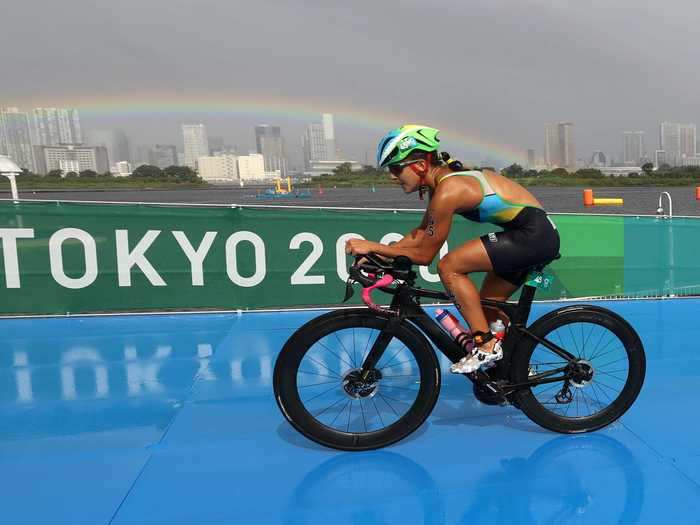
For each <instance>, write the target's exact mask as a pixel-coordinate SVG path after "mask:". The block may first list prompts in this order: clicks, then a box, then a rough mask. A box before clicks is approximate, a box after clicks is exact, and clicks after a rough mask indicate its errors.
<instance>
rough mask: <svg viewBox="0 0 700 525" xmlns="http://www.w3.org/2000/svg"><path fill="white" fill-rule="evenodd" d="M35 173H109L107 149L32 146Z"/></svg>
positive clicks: (99, 147)
mask: <svg viewBox="0 0 700 525" xmlns="http://www.w3.org/2000/svg"><path fill="white" fill-rule="evenodd" d="M34 151H35V157H36V161H37V172H38V173H41V174H46V173H48V172H50V171H53V170H61V171H62V172H63V174H64V175H65V174H66V173H70V172H75V173H80V172H81V171H85V170H92V171H95V172H97V173H105V172H107V171H109V161H108V158H107V148H105V147H103V146H96V147H89V146H74V145H72V144H71V145H67V146H34Z"/></svg>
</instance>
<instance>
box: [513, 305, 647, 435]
mask: <svg viewBox="0 0 700 525" xmlns="http://www.w3.org/2000/svg"><path fill="white" fill-rule="evenodd" d="M574 325H580V326H579V327H580V330H581V333H582V334H583V333H584V328H585V326H584V325H594V326H598V327H601V329H602V330H607V331H608V332H609V333H611V334H612V335H613V336H614V337H615V338H616V339H617V340H618V341H619V342H620V343H621V344H622V347H623V349H624V352H625V355H626V356H627V370H626V372H627V377H626V379H625V380H624V386H623V387H622V388H621V390H620V392H619V394H618V395H617V397H616V398H615V399H612V400H610V401H611V402H610V403H609V404H608V405H607V406H606V407H605V408H603V409H601V410H600V411H598V412H595V413H592V414H590V415H587V416H581V417H567V416H566V414H565V415H564V416H562V415H560V414H557V413H556V412H555V411H553V410H552V409H550V408H548V407H547V406H545V404H544V403H543V402H542V401H541V400H540V399H538V398H537V397H536V395H535V393H534V392H533V388H532V387H528V388H523V389H520V390H518V391H517V392H516V393H515V395H516V396H517V400H518V404H519V405H520V409H521V410H522V411H523V412H524V413H525V415H526V416H527V417H528V418H530V419H531V420H532V421H534V422H535V423H537V424H538V425H540V426H542V427H544V428H546V429H549V430H552V431H554V432H560V433H564V434H575V433H581V432H592V431H595V430H598V429H600V428H603V427H605V426H607V425H609V424H610V423H612V422H614V421H616V420H617V419H618V418H619V417H620V416H622V415H623V414H624V413H625V412H626V411H627V410H628V409H629V408H630V406H632V404H633V403H634V401H635V399H636V398H637V396H638V395H639V392H640V391H641V389H642V385H643V384H644V376H645V373H646V358H645V355H644V347H643V345H642V342H641V340H640V339H639V336H638V335H637V332H636V331H635V330H634V328H632V326H631V325H630V324H629V323H628V322H627V321H625V320H624V319H623V318H622V317H620V316H619V315H617V314H616V313H614V312H611V311H610V310H607V309H604V308H600V307H597V306H588V305H577V306H569V307H565V308H561V309H559V310H555V311H553V312H550V313H549V314H547V315H546V316H544V317H542V318H541V319H539V320H537V321H536V322H535V323H533V325H532V326H531V327H530V328H529V330H530V331H531V332H532V333H533V334H535V335H536V336H538V337H540V338H542V339H545V338H547V336H548V335H550V334H552V333H553V332H555V331H556V330H557V329H559V328H562V327H567V330H568V331H569V332H570V333H572V334H574V333H576V331H577V330H578V329H579V327H577V328H572V326H574ZM602 338H603V336H601V338H600V340H602ZM588 340H590V345H589V346H592V344H593V343H594V338H593V337H591V336H590V335H589V336H588ZM611 340H612V341H613V343H615V339H612V338H611ZM585 344H587V342H583V343H582V346H581V350H578V348H577V351H578V352H579V355H581V354H582V353H583V352H584V351H585V349H584V348H583V346H584V345H585ZM598 344H599V345H600V343H598ZM609 344H610V343H608V345H609ZM537 348H544V347H542V346H541V345H539V344H538V343H537V341H536V340H534V339H531V338H529V337H527V336H524V338H523V340H522V341H521V342H520V343H519V344H518V346H517V348H516V351H515V353H514V356H513V364H512V371H511V377H512V380H513V382H514V383H516V384H517V383H524V382H526V381H527V380H528V376H529V375H530V370H531V366H536V365H533V363H531V358H532V356H533V353H534V352H535V350H536V349H537ZM566 349H567V350H568V351H570V352H572V353H575V352H573V350H574V349H573V348H566ZM547 351H548V352H550V355H555V354H554V353H553V352H551V351H549V350H547ZM623 359H624V358H620V360H623ZM616 366H622V365H616ZM593 369H594V376H593V378H592V379H591V381H590V383H589V384H585V385H583V386H582V387H581V388H579V389H577V390H583V388H587V387H588V386H591V390H592V391H593V392H594V393H595V392H596V386H595V385H597V386H598V388H599V390H598V391H597V392H598V393H599V394H600V395H598V394H596V401H598V402H599V399H600V398H605V397H608V396H609V395H608V394H607V390H605V389H603V388H602V387H601V386H600V385H602V384H604V383H603V382H602V380H601V379H596V378H597V377H598V378H599V377H604V376H600V375H598V376H596V372H595V366H594V367H593ZM616 372H617V371H616ZM607 375H608V376H611V374H609V373H608V374H607ZM613 377H616V378H617V376H613ZM617 379H618V380H620V381H622V379H620V378H617ZM596 381H598V383H596ZM551 384H552V385H558V384H559V383H551ZM562 385H563V382H562ZM534 388H539V387H534ZM575 394H576V392H575ZM575 394H574V395H575ZM547 395H548V394H547ZM582 395H585V394H582ZM584 399H585V398H584ZM608 399H610V397H608ZM557 402H558V400H557ZM577 402H578V401H577ZM569 403H573V401H569ZM550 404H551V405H556V403H550ZM586 404H588V400H587V399H586ZM591 404H593V402H592V401H591ZM588 408H590V406H589V407H588ZM567 410H568V409H567Z"/></svg>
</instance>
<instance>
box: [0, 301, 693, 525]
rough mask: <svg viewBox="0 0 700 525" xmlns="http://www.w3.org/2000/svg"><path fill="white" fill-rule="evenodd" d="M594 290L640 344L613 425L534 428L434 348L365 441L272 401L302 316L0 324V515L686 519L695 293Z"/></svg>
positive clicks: (59, 519)
mask: <svg viewBox="0 0 700 525" xmlns="http://www.w3.org/2000/svg"><path fill="white" fill-rule="evenodd" d="M597 304H601V305H603V306H606V307H608V308H611V309H613V310H614V311H616V312H618V313H619V314H621V315H622V316H624V317H625V318H627V319H628V320H629V321H630V322H631V323H632V324H633V325H634V327H635V329H636V330H637V331H638V332H639V334H640V336H641V338H642V340H643V342H644V345H645V348H646V352H647V378H646V383H645V386H644V389H643V390H642V393H641V394H640V396H639V398H638V400H637V402H636V403H635V405H634V406H633V407H632V408H631V409H630V411H629V412H628V413H627V414H626V415H625V416H624V417H623V418H622V420H620V421H619V422H617V423H615V424H614V425H612V426H610V427H608V428H606V429H603V430H601V431H599V432H596V433H593V434H587V435H581V436H562V435H558V434H554V433H551V432H548V431H545V430H543V429H541V428H540V427H538V426H536V425H535V424H533V423H531V422H530V421H529V420H528V419H527V418H526V417H525V416H523V415H522V414H521V413H520V412H519V411H518V410H516V409H515V408H512V407H505V408H504V407H497V406H496V407H494V406H486V405H483V404H481V403H479V402H478V401H476V400H475V399H474V397H473V395H472V392H471V383H469V382H468V381H467V380H465V379H464V378H463V377H461V376H452V375H450V374H449V373H448V372H447V371H446V367H447V364H448V363H447V362H446V361H445V360H442V365H443V372H444V373H443V385H442V392H441V395H440V399H439V401H438V404H437V405H436V407H435V410H434V411H433V414H432V415H431V417H430V418H429V420H428V422H427V423H426V424H425V425H423V426H422V427H421V428H420V429H419V430H418V431H417V432H415V433H414V434H413V435H412V436H410V437H409V438H407V439H405V440H404V441H401V442H400V443H398V444H396V445H394V446H391V447H389V448H386V449H383V450H379V451H373V452H365V453H346V452H338V451H333V450H329V449H325V448H323V447H320V446H318V445H316V444H315V443H313V442H310V441H308V440H306V439H305V438H304V437H302V436H300V435H299V434H297V433H296V431H295V430H294V429H292V428H291V427H290V425H288V424H287V423H286V421H285V420H283V418H282V416H281V414H280V413H279V411H278V408H277V405H276V404H275V401H274V397H273V393H272V371H273V368H274V363H275V359H276V357H277V354H278V352H279V349H280V348H281V346H282V344H283V343H284V341H285V340H286V339H287V338H288V337H289V336H290V335H291V334H292V332H293V331H294V330H295V329H296V328H297V327H298V326H300V325H301V324H302V323H303V322H305V321H307V320H308V319H311V318H312V317H314V316H317V315H319V314H320V312H303V313H247V314H243V315H235V314H192V315H154V316H146V315H144V316H107V317H82V318H65V319H64V318H60V319H7V320H2V321H0V325H1V326H2V329H3V337H2V342H1V343H0V500H1V501H2V504H1V505H0V523H2V524H8V525H10V524H11V525H18V524H37V523H41V524H63V523H65V524H71V525H76V524H90V525H95V524H108V523H112V524H135V523H139V524H140V523H145V524H210V523H213V524H224V523H226V524H231V523H236V524H248V523H250V524H267V523H280V524H306V523H309V524H311V523H318V524H335V523H338V524H340V523H343V524H351V523H358V524H360V523H362V524H364V525H369V524H379V523H382V524H383V523H391V524H393V523H400V524H402V525H403V524H425V523H427V524H467V523H508V524H513V523H558V524H561V523H586V524H590V523H659V522H661V521H666V522H669V523H672V522H676V523H698V522H699V521H700V518H698V516H700V448H699V447H698V444H699V443H700V439H699V430H700V423H699V421H698V416H697V414H698V408H697V407H698V404H699V403H700V394H699V393H698V385H700V354H699V353H698V352H697V351H696V350H697V348H696V347H697V344H696V343H695V342H696V341H698V340H700V324H698V323H697V312H698V310H699V309H700V300H697V299H682V300H664V301H629V302H625V301H619V302H609V303H597ZM555 306H556V305H554V304H537V305H535V306H534V307H533V318H534V317H536V316H540V315H542V314H543V313H544V312H545V311H547V310H550V309H553V308H554V307H555Z"/></svg>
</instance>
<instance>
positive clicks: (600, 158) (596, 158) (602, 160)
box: [590, 151, 608, 168]
mask: <svg viewBox="0 0 700 525" xmlns="http://www.w3.org/2000/svg"><path fill="white" fill-rule="evenodd" d="M607 163H608V161H607V159H606V157H605V153H603V152H602V151H594V152H593V156H592V157H591V162H590V166H591V168H602V167H605V166H607V165H608V164H607Z"/></svg>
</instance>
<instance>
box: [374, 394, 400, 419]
mask: <svg viewBox="0 0 700 525" xmlns="http://www.w3.org/2000/svg"><path fill="white" fill-rule="evenodd" d="M377 395H378V396H379V397H381V398H382V401H384V403H386V406H388V407H389V408H390V409H391V411H392V412H393V413H394V414H396V417H399V414H398V412H396V410H394V407H393V406H391V405H390V404H389V403H388V401H387V400H386V399H385V397H388V396H383V395H382V393H381V392H377ZM389 399H391V398H390V397H389ZM391 400H392V401H397V402H398V403H400V402H401V401H398V400H395V399H391Z"/></svg>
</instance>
